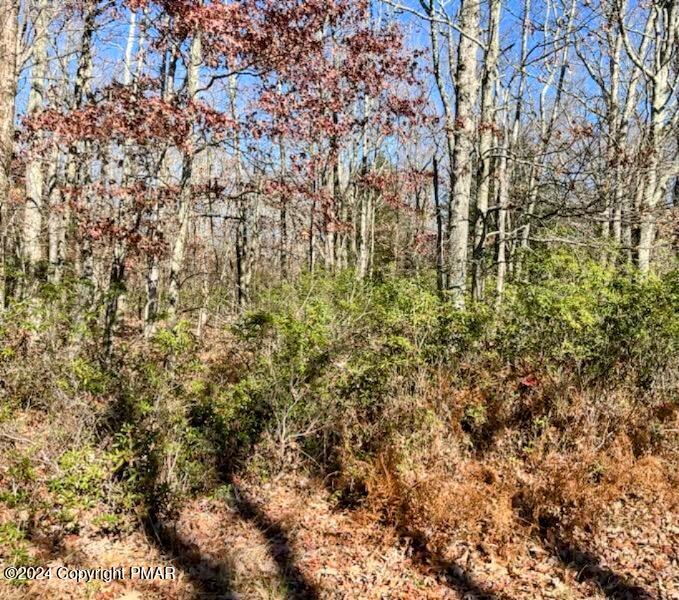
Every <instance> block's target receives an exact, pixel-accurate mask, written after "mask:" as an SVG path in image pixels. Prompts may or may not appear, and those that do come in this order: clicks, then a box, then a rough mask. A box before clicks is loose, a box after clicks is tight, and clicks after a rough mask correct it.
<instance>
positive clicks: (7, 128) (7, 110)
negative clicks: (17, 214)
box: [0, 0, 18, 310]
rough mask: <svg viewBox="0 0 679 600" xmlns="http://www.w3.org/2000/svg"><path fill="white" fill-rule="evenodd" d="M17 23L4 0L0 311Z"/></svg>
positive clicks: (0, 23)
mask: <svg viewBox="0 0 679 600" xmlns="http://www.w3.org/2000/svg"><path fill="white" fill-rule="evenodd" d="M17 20H18V3H17V2H16V0H0V237H1V239H0V310H1V309H2V308H4V307H5V304H6V298H5V277H6V275H5V260H6V252H7V239H6V238H7V225H6V223H5V214H4V213H5V209H6V206H7V204H8V199H9V193H10V188H11V179H10V173H11V165H12V152H13V150H14V97H15V94H16V76H17V73H16V62H17V56H16V49H17V25H18V22H17Z"/></svg>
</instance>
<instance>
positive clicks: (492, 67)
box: [472, 0, 502, 300]
mask: <svg viewBox="0 0 679 600" xmlns="http://www.w3.org/2000/svg"><path fill="white" fill-rule="evenodd" d="M501 7H502V4H501V2H500V0H490V14H489V17H488V42H487V43H488V48H487V50H486V56H485V64H484V67H483V68H484V71H483V78H482V81H481V117H480V130H481V131H480V134H479V167H478V175H477V188H476V219H475V231H474V263H473V271H472V279H473V293H474V298H475V299H477V300H480V299H481V297H482V296H483V283H484V271H485V265H484V261H485V245H486V233H487V231H488V206H489V205H490V194H491V186H490V183H491V181H490V179H491V167H492V157H491V150H492V143H493V139H494V137H495V131H494V130H495V109H496V107H495V101H494V100H495V85H496V81H497V60H498V56H499V54H500V12H501Z"/></svg>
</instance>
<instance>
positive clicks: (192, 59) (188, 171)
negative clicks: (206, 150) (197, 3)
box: [168, 31, 202, 321]
mask: <svg viewBox="0 0 679 600" xmlns="http://www.w3.org/2000/svg"><path fill="white" fill-rule="evenodd" d="M201 60H202V47H201V34H200V31H196V32H195V33H194V36H193V39H192V40H191V50H190V56H189V65H188V67H187V73H186V89H187V94H188V98H189V101H191V100H193V99H194V98H195V97H196V94H197V92H198V77H199V69H200V63H201ZM196 142H197V139H196V138H195V136H194V139H193V144H191V146H192V148H191V150H190V151H189V152H187V153H186V154H185V155H184V159H183V164H182V180H181V192H180V195H179V231H178V233H177V238H176V239H175V242H174V245H173V247H172V254H171V257H170V284H169V288H168V313H169V317H170V320H171V321H173V320H175V319H176V318H177V309H178V307H179V290H180V287H181V277H182V271H183V268H184V252H185V251H186V243H187V239H188V234H189V223H190V220H191V209H192V189H191V186H192V181H193V159H194V155H193V154H192V153H193V152H195V144H196Z"/></svg>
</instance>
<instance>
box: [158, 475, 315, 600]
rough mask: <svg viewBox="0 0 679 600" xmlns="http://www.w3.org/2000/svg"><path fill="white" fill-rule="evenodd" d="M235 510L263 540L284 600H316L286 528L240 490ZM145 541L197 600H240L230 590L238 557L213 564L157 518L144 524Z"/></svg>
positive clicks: (226, 557) (213, 562) (224, 558)
mask: <svg viewBox="0 0 679 600" xmlns="http://www.w3.org/2000/svg"><path fill="white" fill-rule="evenodd" d="M234 489H235V490H236V502H235V503H234V506H232V509H235V510H236V511H237V513H238V514H239V516H240V517H242V518H243V519H244V520H246V521H248V522H249V523H251V524H253V525H254V526H255V527H256V528H257V529H258V530H259V531H260V532H261V533H262V535H263V536H264V537H265V538H266V540H267V545H268V550H269V553H270V556H271V558H272V559H273V561H274V562H275V564H276V566H277V569H278V579H279V580H280V582H281V583H282V589H283V590H284V594H285V596H284V597H285V598H286V599H287V600H316V599H318V598H319V597H320V596H319V593H318V589H317V588H316V586H315V585H314V584H313V583H311V582H310V581H308V580H307V579H306V578H305V576H304V574H303V573H302V571H301V569H300V568H299V567H298V566H297V565H296V563H295V559H294V554H293V551H292V548H291V545H290V541H289V536H288V534H287V532H286V531H285V529H284V528H283V527H282V526H281V525H280V523H277V522H275V521H273V520H272V519H270V518H269V517H268V516H267V515H266V514H265V513H264V512H263V511H262V510H261V509H260V508H259V507H258V506H257V505H256V504H255V503H254V502H253V501H252V500H251V499H250V498H249V497H248V496H247V495H246V494H245V493H244V492H243V491H242V490H240V489H238V488H235V486H234ZM147 535H148V538H149V539H150V540H151V541H153V542H155V544H156V546H157V547H158V548H159V549H160V550H161V551H162V552H163V553H164V554H165V555H167V556H168V558H169V559H170V560H171V561H172V563H173V564H174V565H175V566H176V567H177V568H178V569H180V570H181V571H182V572H183V573H184V574H185V576H186V577H187V578H188V580H189V581H190V582H191V583H192V585H193V587H194V588H195V590H196V593H195V596H194V597H195V598H196V599H199V598H200V599H220V600H228V599H231V598H234V599H235V598H240V597H241V596H239V595H238V594H237V593H236V590H234V589H233V584H232V573H233V568H232V566H231V565H233V561H235V560H238V557H237V556H225V557H222V559H221V560H219V561H216V560H214V559H212V558H210V557H209V556H207V555H205V554H204V553H203V552H201V550H200V549H199V548H198V547H197V546H196V545H195V544H192V543H189V542H187V541H186V540H184V539H182V537H181V536H180V535H179V534H178V533H177V531H176V529H175V528H174V527H173V526H172V525H165V524H164V523H163V521H162V520H161V519H160V518H154V519H151V520H149V522H148V523H147Z"/></svg>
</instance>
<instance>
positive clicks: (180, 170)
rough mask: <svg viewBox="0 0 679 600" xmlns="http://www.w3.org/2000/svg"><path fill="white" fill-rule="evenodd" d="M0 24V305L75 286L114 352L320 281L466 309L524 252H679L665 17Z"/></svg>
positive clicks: (615, 5)
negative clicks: (120, 331)
mask: <svg viewBox="0 0 679 600" xmlns="http://www.w3.org/2000/svg"><path fill="white" fill-rule="evenodd" d="M2 14H3V24H4V26H3V69H4V71H3V90H2V99H1V104H2V111H3V113H2V115H3V116H2V157H3V170H2V181H1V182H0V183H1V184H2V185H1V186H0V190H1V192H0V197H1V198H2V231H1V233H2V239H3V242H2V249H3V251H2V257H1V262H2V277H1V279H2V282H1V283H2V285H1V287H2V294H3V296H2V302H3V305H4V306H9V305H11V304H12V303H13V302H17V301H22V300H24V299H26V298H30V297H31V296H32V295H34V293H35V290H36V286H39V285H41V284H43V283H44V282H49V283H51V284H58V283H59V282H62V281H70V282H71V283H73V284H77V286H78V287H79V288H80V293H79V311H81V312H83V311H84V312H90V311H92V310H94V311H95V312H96V313H97V315H96V316H97V318H98V319H99V320H100V323H101V327H102V330H103V331H104V338H105V339H104V346H105V347H106V348H109V349H110V346H111V343H112V338H113V337H114V333H115V330H116V327H117V326H118V324H119V323H120V321H121V319H125V318H128V319H134V320H135V322H136V323H137V325H136V326H137V327H139V329H141V330H143V331H145V332H146V334H147V335H150V334H151V333H152V332H153V330H154V328H155V324H156V323H157V321H158V320H159V319H160V320H163V321H168V320H169V322H170V323H174V322H176V319H177V317H178V316H182V317H187V318H189V319H191V320H192V321H193V322H194V323H195V324H196V327H197V328H198V330H200V329H201V327H202V326H203V325H204V323H205V322H206V321H207V319H209V318H210V316H213V315H227V314H232V313H233V312H234V311H236V310H237V307H238V306H243V305H246V304H247V302H248V301H249V299H250V298H251V296H252V293H253V289H257V288H259V289H262V288H265V287H266V286H268V285H269V284H270V283H271V282H272V281H279V280H285V279H286V278H287V277H289V276H294V275H296V274H298V273H300V272H306V271H313V270H315V269H324V270H326V271H330V272H336V271H340V270H342V269H345V268H351V269H353V270H354V271H355V273H356V277H357V278H358V279H362V278H364V277H366V276H369V275H371V274H372V273H374V272H375V270H379V269H383V268H385V266H388V268H391V269H394V270H396V271H398V272H406V271H418V270H422V269H434V268H435V269H437V270H438V286H439V288H440V290H441V291H442V293H444V294H446V295H448V296H450V297H451V299H452V300H453V301H454V302H456V303H457V304H458V305H461V304H462V303H463V302H464V301H465V299H466V298H467V297H468V296H473V297H475V298H476V299H479V300H481V299H492V298H493V297H499V296H501V294H502V290H503V288H504V286H505V285H506V282H507V281H508V280H519V279H520V278H521V269H522V260H523V257H524V256H525V255H526V253H527V252H529V251H530V250H531V248H534V247H536V245H538V246H539V245H544V244H558V243H566V244H572V245H575V246H583V247H588V248H593V249H596V250H597V252H598V253H599V256H600V259H601V261H602V264H614V265H620V266H622V265H624V264H626V263H630V262H633V263H635V264H637V265H638V268H639V269H640V270H641V271H642V272H648V271H650V270H651V268H652V266H653V265H655V266H656V267H659V268H661V269H662V268H665V267H666V266H667V265H668V263H670V262H671V261H672V260H673V259H674V257H675V256H676V236H677V231H676V227H677V225H676V204H677V201H678V198H679V196H678V194H679V184H678V183H677V181H678V179H677V169H678V166H677V160H678V159H677V144H678V143H679V142H678V140H679V135H678V133H677V125H678V119H679V112H678V111H677V97H676V80H677V65H678V64H679V63H678V59H677V42H678V36H679V25H678V22H679V9H677V7H676V6H675V4H674V3H672V2H666V3H653V4H649V5H645V4H643V3H634V4H631V5H628V4H626V3H625V2H623V1H621V0H611V1H608V0H606V1H601V2H585V3H579V2H576V1H575V0H573V1H567V2H554V1H551V0H550V1H548V2H540V3H535V2H531V1H530V0H527V1H526V2H524V3H523V4H519V3H509V4H506V3H502V2H500V1H499V0H492V1H490V2H487V3H477V2H460V3H459V5H457V4H456V5H455V6H453V5H452V4H449V3H438V2H436V1H434V0H431V1H429V0H427V1H423V2H420V3H411V4H408V3H404V4H402V5H401V4H399V3H398V2H383V3H370V2H366V1H348V0H337V1H333V2H316V1H312V0H309V1H304V2H301V1H292V0H291V1H284V2H257V1H252V2H250V1H241V2H201V1H198V0H195V1H194V0H177V1H174V2H170V1H162V2H151V1H148V2H141V1H138V2H115V1H111V0H106V1H99V2H95V1H84V0H83V1H73V2H67V3H53V2H48V1H46V0H44V1H42V2H40V1H38V0H35V1H33V2H28V1H26V2H16V1H14V0H6V1H5V2H4V3H3V6H2ZM427 44H428V45H427ZM15 113H16V114H18V117H16V118H15Z"/></svg>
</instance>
